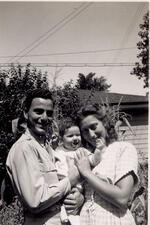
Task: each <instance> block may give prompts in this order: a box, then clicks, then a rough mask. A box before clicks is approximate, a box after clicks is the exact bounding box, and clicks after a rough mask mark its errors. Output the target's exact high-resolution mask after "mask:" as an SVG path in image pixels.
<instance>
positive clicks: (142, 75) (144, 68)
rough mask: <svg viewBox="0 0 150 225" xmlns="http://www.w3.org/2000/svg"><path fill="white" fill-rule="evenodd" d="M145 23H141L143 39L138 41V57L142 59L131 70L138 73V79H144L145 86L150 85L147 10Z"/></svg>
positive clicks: (135, 73)
mask: <svg viewBox="0 0 150 225" xmlns="http://www.w3.org/2000/svg"><path fill="white" fill-rule="evenodd" d="M143 20H144V21H143V23H142V24H140V25H139V27H140V29H141V30H140V31H139V33H138V35H139V36H140V38H141V40H140V41H139V42H138V43H137V48H138V49H139V50H140V53H139V54H138V55H137V58H139V59H140V62H136V63H135V67H134V68H133V70H132V71H131V75H136V76H137V77H138V79H143V81H144V86H143V87H144V88H148V87H149V83H148V79H149V66H148V62H149V13H148V12H147V13H146V14H145V16H144V17H143Z"/></svg>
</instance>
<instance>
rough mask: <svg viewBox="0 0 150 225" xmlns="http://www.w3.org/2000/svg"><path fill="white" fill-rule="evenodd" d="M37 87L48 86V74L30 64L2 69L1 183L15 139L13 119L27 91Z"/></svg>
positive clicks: (0, 71) (0, 113) (0, 101)
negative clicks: (6, 161)
mask: <svg viewBox="0 0 150 225" xmlns="http://www.w3.org/2000/svg"><path fill="white" fill-rule="evenodd" d="M36 87H44V88H48V82H47V74H42V73H41V71H37V69H36V68H34V67H32V66H31V65H30V64H27V65H26V67H22V66H21V65H18V66H14V65H13V64H12V65H11V67H10V69H6V70H0V128H1V129H0V184H1V181H2V179H3V177H4V175H5V160H6V157H7V154H8V151H9V149H10V147H11V146H12V144H13V142H14V141H15V139H14V136H13V133H12V120H13V119H15V118H17V117H18V116H19V115H20V113H21V110H22V99H23V98H24V95H25V93H26V92H27V91H28V90H31V89H33V88H36Z"/></svg>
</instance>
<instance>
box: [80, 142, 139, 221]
mask: <svg viewBox="0 0 150 225" xmlns="http://www.w3.org/2000/svg"><path fill="white" fill-rule="evenodd" d="M137 166H138V158H137V152H136V149H135V148H134V146H133V145H132V144H130V143H126V142H114V143H113V144H111V145H109V146H108V147H107V148H106V149H105V151H104V154H103V157H102V161H101V162H100V163H99V164H98V166H96V167H95V168H94V169H93V173H94V174H96V175H97V176H99V177H105V178H107V180H106V182H108V181H111V182H112V184H115V183H116V182H117V181H118V180H120V178H122V177H123V176H124V175H126V174H128V173H129V172H130V171H133V172H134V174H135V175H136V176H137ZM137 178H138V176H137ZM80 220H81V225H135V222H134V219H133V217H132V215H131V212H130V211H129V210H126V211H124V212H123V211H121V210H120V209H118V208H117V207H115V206H114V205H112V204H111V203H109V202H108V201H106V200H104V199H103V198H102V197H100V195H98V194H97V193H96V192H94V190H93V189H92V188H91V187H90V186H89V185H88V184H87V183H86V184H85V203H84V205H83V207H82V210H81V214H80Z"/></svg>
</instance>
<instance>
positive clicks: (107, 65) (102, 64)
mask: <svg viewBox="0 0 150 225" xmlns="http://www.w3.org/2000/svg"><path fill="white" fill-rule="evenodd" d="M13 65H14V66H18V64H17V63H13ZM19 65H21V66H26V65H27V63H21V64H19ZM31 65H32V66H35V67H57V68H58V67H133V66H134V65H135V64H134V63H32V64H31ZM11 66H12V64H11V63H0V67H11Z"/></svg>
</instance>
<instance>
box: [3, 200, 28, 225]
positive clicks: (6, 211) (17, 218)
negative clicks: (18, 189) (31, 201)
mask: <svg viewBox="0 0 150 225" xmlns="http://www.w3.org/2000/svg"><path fill="white" fill-rule="evenodd" d="M0 224H1V225H15V224H16V225H22V224H24V211H23V207H22V204H21V202H20V201H19V200H18V197H17V196H15V197H14V199H13V201H12V203H10V204H9V205H4V206H3V207H2V209H1V210H0Z"/></svg>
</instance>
